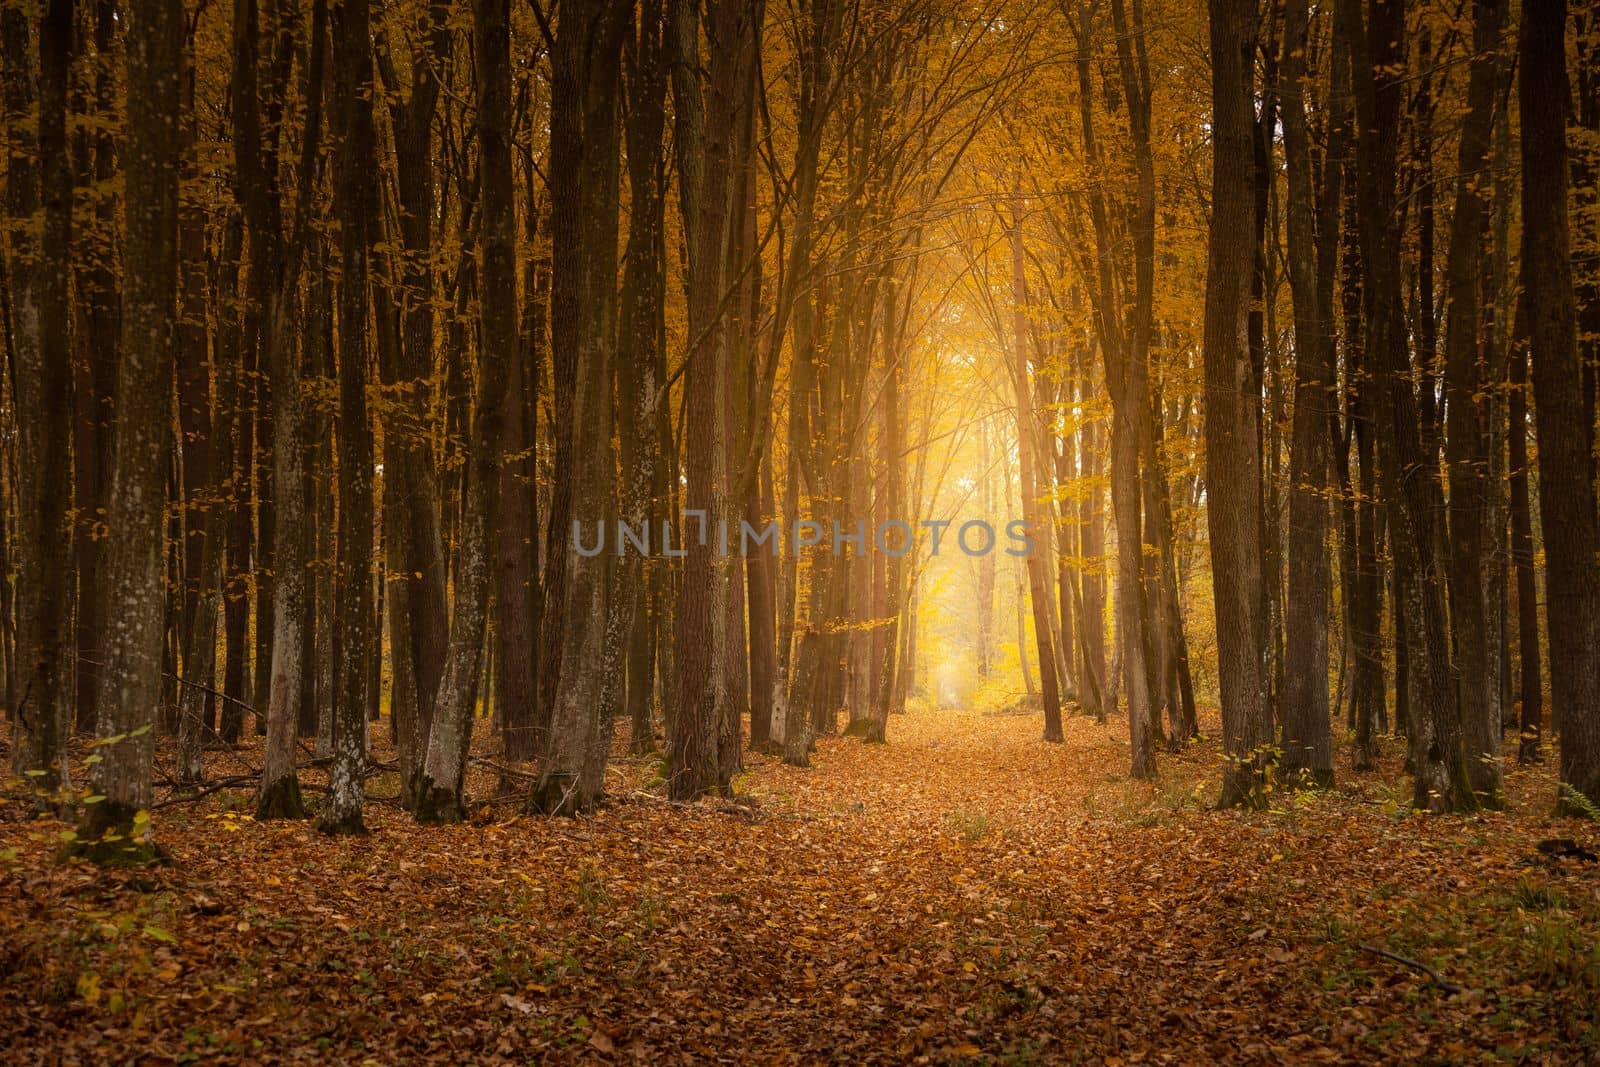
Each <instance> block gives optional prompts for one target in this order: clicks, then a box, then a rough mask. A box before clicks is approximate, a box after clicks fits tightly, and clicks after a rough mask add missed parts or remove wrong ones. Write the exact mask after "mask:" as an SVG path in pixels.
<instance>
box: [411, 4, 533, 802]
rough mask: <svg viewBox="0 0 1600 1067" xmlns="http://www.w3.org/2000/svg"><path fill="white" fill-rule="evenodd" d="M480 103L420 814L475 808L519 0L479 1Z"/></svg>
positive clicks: (508, 291) (512, 277)
mask: <svg viewBox="0 0 1600 1067" xmlns="http://www.w3.org/2000/svg"><path fill="white" fill-rule="evenodd" d="M472 26H473V43H474V52H475V56H476V72H475V73H476V78H475V85H476V88H477V94H476V97H477V105H478V151H479V162H478V210H479V226H480V228H481V229H480V234H479V241H478V250H479V251H478V263H479V268H478V273H479V277H480V279H481V282H482V285H481V287H480V291H479V296H478V309H479V323H478V337H479V349H478V373H477V386H478V396H477V398H476V401H475V403H474V404H473V409H472V436H471V443H470V445H469V447H468V450H467V463H468V466H467V468H466V470H465V472H464V474H465V477H466V486H465V492H466V497H465V500H464V501H463V505H462V515H461V559H460V562H459V563H458V565H457V570H456V576H455V604H454V612H453V616H452V618H451V622H450V645H449V654H448V656H447V657H446V659H445V667H444V676H443V678H442V679H441V680H440V682H439V695H438V698H437V700H436V702H435V707H434V714H433V722H432V724H431V728H430V730H429V734H428V754H427V758H426V759H425V761H424V763H423V768H422V780H421V782H420V784H419V786H418V788H417V807H416V816H417V819H418V820H419V821H422V822H430V821H455V820H459V819H461V818H463V817H465V815H466V793H465V785H466V771H467V756H468V754H469V752H470V750H471V745H472V720H473V718H474V717H475V716H476V715H477V710H478V689H479V683H480V681H481V679H482V675H483V658H484V639H485V632H484V627H485V623H486V622H487V615H488V605H489V584H490V577H491V575H490V570H491V564H490V559H491V554H492V553H491V543H492V538H493V536H494V531H495V529H496V524H497V522H498V517H499V500H500V477H501V465H502V462H503V460H502V445H501V440H502V438H501V428H502V421H501V413H502V410H503V405H504V394H505V391H506V381H507V366H508V365H509V363H510V361H511V360H512V359H514V358H516V348H517V268H516V199H515V197H516V192H515V189H516V183H515V177H514V174H513V171H512V161H511V121H512V116H511V55H510V53H511V12H510V0H475V3H474V5H473V10H472Z"/></svg>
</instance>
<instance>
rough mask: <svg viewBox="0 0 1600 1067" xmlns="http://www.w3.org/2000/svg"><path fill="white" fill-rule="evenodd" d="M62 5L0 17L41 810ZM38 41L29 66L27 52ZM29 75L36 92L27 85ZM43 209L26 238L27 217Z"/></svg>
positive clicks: (63, 116) (65, 258) (59, 447)
mask: <svg viewBox="0 0 1600 1067" xmlns="http://www.w3.org/2000/svg"><path fill="white" fill-rule="evenodd" d="M73 9H74V5H73V4H72V3H71V0H50V2H49V3H48V4H46V5H45V8H44V13H43V17H42V18H41V19H40V21H39V25H38V30H37V33H36V34H35V33H33V32H32V31H31V28H30V27H29V26H28V25H27V19H26V15H25V14H24V13H23V12H21V11H15V10H7V11H6V12H5V13H4V15H3V16H0V17H3V19H4V25H3V27H0V31H3V34H4V38H5V39H4V42H3V45H4V55H5V60H6V63H7V66H8V67H11V66H12V65H13V64H15V66H14V67H12V70H11V71H10V73H8V74H7V75H6V76H5V83H6V84H5V110H6V113H7V114H6V118H7V126H8V127H9V128H10V129H12V130H18V129H19V127H21V126H22V123H23V119H24V115H23V112H24V109H26V107H27V106H28V104H29V100H28V98H29V97H30V96H33V95H35V93H36V95H37V101H38V126H37V131H38V132H37V139H36V142H35V144H36V146H37V161H36V162H35V161H34V160H32V159H29V158H28V156H29V154H30V153H29V146H28V144H27V142H26V141H25V140H22V139H21V138H19V139H18V142H17V146H16V148H14V149H13V154H12V158H11V160H10V161H9V164H8V167H9V171H10V174H9V185H10V208H11V216H12V219H11V221H12V243H13V247H14V249H15V255H14V261H13V264H12V274H13V278H14V279H15V281H14V283H13V284H14V287H15V291H14V294H13V300H14V301H15V303H16V310H15V321H16V329H15V331H14V334H13V337H14V341H13V344H14V345H15V352H16V357H15V366H14V373H15V382H16V394H15V399H16V405H17V407H16V416H17V429H18V435H17V437H18V440H17V456H16V463H17V482H18V484H17V496H18V509H17V510H18V517H19V518H20V520H21V527H22V529H21V533H20V536H19V538H18V545H17V547H18V574H17V652H16V660H15V662H16V663H17V664H18V667H19V671H18V673H19V675H20V677H19V679H18V681H17V683H16V684H17V689H18V692H17V696H16V704H15V705H14V706H13V707H12V708H11V712H12V715H13V717H14V720H15V722H16V724H17V728H18V732H17V744H16V746H15V748H14V749H13V752H12V766H13V769H14V770H15V771H16V773H17V774H19V775H24V776H27V778H28V779H30V781H31V784H32V787H33V789H34V791H35V794H36V804H37V806H38V807H39V808H40V810H51V809H53V808H57V807H60V806H61V803H62V801H61V797H60V796H59V791H60V790H61V789H62V788H63V787H65V786H67V785H68V784H70V776H69V774H68V768H67V765H66V741H67V731H68V728H69V726H70V724H71V716H70V713H69V705H68V689H69V686H68V683H69V681H70V678H71V675H70V673H69V669H68V668H69V661H68V659H67V655H66V653H67V635H68V623H69V614H68V612H69V608H70V600H69V599H68V597H67V596H66V595H65V589H66V586H67V582H68V576H69V574H70V573H71V569H70V568H71V553H72V542H71V540H70V538H69V537H68V536H67V531H68V525H67V508H68V505H69V503H70V501H71V495H72V479H71V474H70V470H71V468H70V457H71V431H72V423H71V412H72V405H71V383H72V374H71V368H72V359H71V354H70V350H69V348H68V340H69V332H68V331H69V322H70V319H71V303H70V284H71V268H72V262H71V255H70V242H71V235H72V161H71V156H70V155H69V154H68V152H67V68H68V64H69V59H70V54H71V49H72V36H73V30H74V27H73ZM34 39H36V40H37V43H38V61H37V64H35V62H34V60H33V56H31V55H29V54H28V53H29V52H30V51H31V49H29V48H28V44H29V43H30V42H31V41H33V40H34ZM35 70H37V88H36V89H35V87H34V86H33V85H31V84H29V83H30V82H32V81H33V71H35ZM38 208H42V209H43V215H44V220H43V222H44V225H43V229H42V232H41V233H40V235H39V237H38V238H37V239H36V238H34V237H33V236H32V234H31V233H30V232H29V231H31V230H32V226H33V221H32V218H31V216H32V215H33V212H34V211H35V210H36V209H38Z"/></svg>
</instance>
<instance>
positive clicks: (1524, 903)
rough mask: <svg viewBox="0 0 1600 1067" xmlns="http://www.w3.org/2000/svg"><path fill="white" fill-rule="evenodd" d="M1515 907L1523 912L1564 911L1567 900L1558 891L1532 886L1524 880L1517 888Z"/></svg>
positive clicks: (1543, 886) (1541, 886) (1544, 886)
mask: <svg viewBox="0 0 1600 1067" xmlns="http://www.w3.org/2000/svg"><path fill="white" fill-rule="evenodd" d="M1515 897H1516V902H1517V907H1519V908H1521V909H1522V910H1523V911H1565V910H1566V909H1567V898H1566V895H1565V894H1564V893H1562V892H1561V891H1560V890H1559V889H1553V888H1551V887H1550V886H1548V885H1534V884H1533V883H1532V882H1530V881H1528V880H1527V879H1526V878H1524V879H1523V880H1522V884H1521V885H1519V886H1517V892H1516V895H1515Z"/></svg>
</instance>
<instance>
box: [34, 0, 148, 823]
mask: <svg viewBox="0 0 1600 1067" xmlns="http://www.w3.org/2000/svg"><path fill="white" fill-rule="evenodd" d="M4 18H5V26H4V35H5V38H6V39H5V41H4V53H5V58H6V63H7V66H8V67H10V66H11V65H12V64H13V63H16V64H17V66H16V69H15V70H13V71H11V72H10V73H8V74H7V75H6V76H5V78H6V82H7V84H6V87H5V95H6V111H7V116H6V117H7V125H8V127H10V129H11V130H12V131H15V132H18V133H20V131H19V130H18V127H19V125H20V121H19V120H20V118H21V110H20V108H22V107H26V106H27V101H26V96H27V95H30V94H31V89H32V87H31V86H30V85H28V84H27V83H28V82H30V81H31V80H32V77H31V71H32V70H33V69H34V63H33V61H32V57H31V56H28V55H27V54H26V52H27V49H26V47H25V46H26V43H27V41H28V29H27V26H26V23H25V21H24V16H23V15H22V13H21V12H18V11H8V12H6V13H5V16H4ZM72 34H73V4H72V2H71V0H50V2H49V3H48V4H46V5H45V9H44V14H43V18H42V19H41V20H40V22H39V29H38V38H37V39H38V57H39V58H38V64H37V70H38V112H37V114H38V132H37V141H36V146H37V164H34V165H30V164H29V163H27V162H24V161H22V160H20V159H19V156H22V155H24V154H26V153H28V152H29V151H30V146H28V145H27V143H26V141H24V140H21V139H20V138H19V139H18V142H17V147H15V148H13V149H12V152H13V155H12V157H11V160H10V161H9V164H10V168H11V169H10V170H9V173H8V178H9V183H10V184H11V185H12V186H13V188H12V189H11V193H10V197H11V205H10V206H11V214H12V221H13V231H12V233H13V246H14V247H15V248H16V249H17V254H16V256H15V260H14V264H13V266H12V276H13V282H12V293H13V296H12V299H13V301H14V316H15V321H16V323H17V328H16V330H15V333H14V335H13V336H14V338H15V341H14V345H15V348H14V351H15V361H14V364H13V373H14V380H15V383H16V392H15V396H14V398H15V404H16V407H15V417H16V421H17V431H18V433H17V437H18V440H17V454H16V464H17V468H16V469H17V514H18V517H19V518H20V520H21V524H20V525H21V530H20V536H19V537H18V539H17V548H18V558H17V563H18V570H17V654H16V660H15V662H16V663H17V664H18V672H19V678H18V680H17V690H18V692H17V703H16V706H15V707H13V708H12V709H11V710H12V716H13V721H14V722H15V724H16V727H17V730H16V734H15V737H16V744H15V746H14V747H13V750H12V767H13V770H14V771H15V772H16V773H17V774H18V775H20V776H26V777H27V778H28V780H29V784H30V787H31V788H32V789H33V791H34V793H35V795H36V799H37V806H38V807H39V809H40V810H51V809H55V808H64V807H65V798H64V797H63V796H62V795H60V793H59V791H60V790H61V789H62V788H64V787H65V786H67V785H68V784H70V775H69V773H68V768H67V764H66V741H67V731H68V729H69V728H70V726H71V720H70V715H69V710H68V704H67V691H68V687H69V684H70V680H71V677H72V674H71V671H70V662H69V660H68V658H67V650H68V646H67V641H68V634H69V631H70V615H69V611H70V609H71V600H70V598H69V597H67V596H66V595H65V591H66V589H67V584H68V582H69V580H70V574H71V571H70V567H71V560H72V539H71V537H70V536H69V533H68V531H69V527H68V520H67V509H68V507H69V506H70V504H71V500H72V472H71V456H72V450H71V442H72V421H71V420H72V353H71V349H70V347H69V346H70V335H69V332H68V330H69V322H70V318H71V304H70V295H69V294H70V292H71V277H72V273H71V272H72V258H71V251H70V248H71V237H72V157H71V155H70V154H69V153H68V151H67V69H68V66H69V62H70V54H71V50H72ZM18 45H22V46H24V47H22V48H18V47H17V46H18ZM19 52H20V53H22V54H18V53H19ZM19 83H20V84H19ZM36 207H42V208H43V214H44V226H43V232H42V234H41V237H40V239H38V240H37V241H35V240H34V239H33V238H32V237H31V236H29V235H28V234H27V233H26V231H27V230H28V229H31V227H32V218H31V216H32V214H33V210H34V209H35V208H36ZM130 261H131V250H130ZM158 492H159V490H158ZM158 499H159V498H158ZM159 511H160V508H159V503H158V504H157V513H158V514H159Z"/></svg>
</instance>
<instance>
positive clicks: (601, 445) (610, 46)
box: [532, 2, 630, 814]
mask: <svg viewBox="0 0 1600 1067" xmlns="http://www.w3.org/2000/svg"><path fill="white" fill-rule="evenodd" d="M629 11H630V9H628V8H626V7H625V6H623V5H619V4H617V3H614V2H613V3H607V4H601V5H595V6H594V7H593V8H591V9H586V10H583V11H582V14H581V16H577V17H574V16H575V13H576V10H575V12H574V13H571V14H569V15H568V17H567V18H566V19H564V20H563V21H562V24H561V26H560V28H559V32H558V34H557V37H556V42H555V49H554V53H553V56H552V67H553V72H554V73H553V78H552V95H551V108H552V111H551V115H552V127H551V141H550V196H551V215H552V231H551V236H552V239H553V255H554V262H553V268H552V269H553V274H552V288H551V294H550V310H551V322H550V330H551V334H550V342H551V353H552V356H553V360H554V362H553V370H554V375H553V377H554V380H555V387H556V401H557V403H556V413H555V432H556V446H555V459H556V472H555V473H556V483H555V486H554V490H553V493H552V501H551V510H550V516H551V519H550V539H549V542H548V548H547V553H546V565H545V595H546V597H547V598H549V599H548V600H547V601H546V603H547V604H548V605H549V610H547V611H546V613H545V635H546V642H545V645H544V651H543V654H542V657H541V667H542V669H543V671H544V674H543V677H542V679H541V690H542V692H541V701H544V700H546V699H547V698H548V700H549V702H550V705H549V706H550V711H549V714H550V728H549V732H548V735H547V737H546V739H545V745H544V748H545V751H544V752H543V753H542V756H543V762H542V765H541V767H540V770H539V780H538V782H537V783H536V784H535V786H534V793H533V798H532V803H533V806H534V807H535V808H536V809H538V810H541V811H544V812H546V813H548V814H575V813H578V812H582V811H587V810H589V809H590V808H592V807H593V806H594V805H595V804H596V803H597V802H598V801H599V798H600V793H601V787H602V785H603V783H602V781H601V774H602V772H603V769H604V766H605V758H606V756H607V754H608V753H607V749H608V747H609V743H610V736H611V731H610V725H611V709H610V707H609V706H603V705H602V691H601V690H602V683H603V682H604V679H602V678H601V677H599V675H600V674H602V673H603V670H604V668H603V667H602V666H601V664H602V657H603V656H604V654H605V638H606V635H607V632H608V622H609V619H608V603H607V587H606V570H607V564H608V561H607V559H606V558H605V556H604V555H599V556H593V557H589V556H585V555H580V554H579V553H577V552H576V551H575V548H576V544H575V539H574V531H575V530H576V529H577V528H578V527H579V526H580V525H581V526H585V527H588V528H590V529H592V528H594V526H596V525H599V526H600V527H601V529H602V530H603V529H604V528H605V524H610V523H614V521H615V519H616V517H617V505H616V497H615V493H614V491H613V485H614V482H615V474H616V462H615V456H614V453H613V450H612V444H611V442H612V430H611V427H612V422H613V418H614V414H615V404H614V402H613V401H614V397H613V393H612V388H611V383H612V376H613V370H614V367H613V362H614V359H615V355H616V353H615V345H616V338H617V324H616V310H617V296H616V274H617V271H616V261H617V199H618V193H617V185H618V180H619V174H618V141H619V137H620V130H619V117H618V114H617V110H618V97H619V95H620V94H619V87H618V80H619V79H618V68H619V66H620V57H621V48H622V38H623V36H624V35H625V34H626V33H627V30H628V27H629V25H630V18H629ZM554 672H559V673H558V674H557V673H554ZM541 714H544V712H543V711H541Z"/></svg>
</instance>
